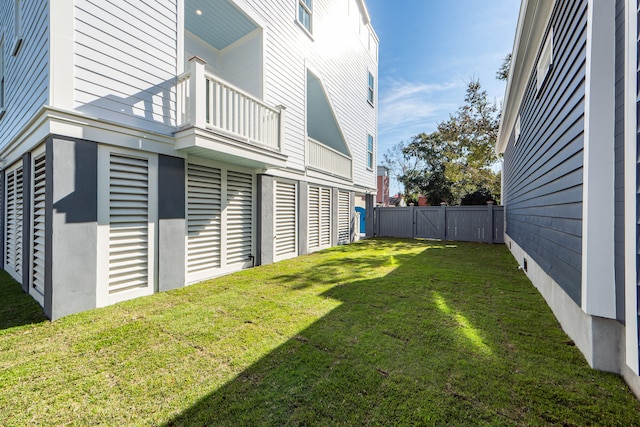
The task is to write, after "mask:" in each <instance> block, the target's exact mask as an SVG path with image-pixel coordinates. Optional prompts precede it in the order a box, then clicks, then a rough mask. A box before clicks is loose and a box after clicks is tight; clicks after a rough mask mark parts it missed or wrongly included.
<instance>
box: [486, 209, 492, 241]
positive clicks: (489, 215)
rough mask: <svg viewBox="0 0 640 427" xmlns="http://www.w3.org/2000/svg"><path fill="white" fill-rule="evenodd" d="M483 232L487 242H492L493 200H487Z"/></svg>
mask: <svg viewBox="0 0 640 427" xmlns="http://www.w3.org/2000/svg"><path fill="white" fill-rule="evenodd" d="M485 233H486V235H485V240H486V241H487V243H490V244H493V200H489V201H488V202H487V230H486V231H485Z"/></svg>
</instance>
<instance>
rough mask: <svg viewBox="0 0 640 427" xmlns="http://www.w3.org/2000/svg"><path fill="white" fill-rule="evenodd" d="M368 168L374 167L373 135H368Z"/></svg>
mask: <svg viewBox="0 0 640 427" xmlns="http://www.w3.org/2000/svg"><path fill="white" fill-rule="evenodd" d="M367 168H368V169H373V136H371V135H367Z"/></svg>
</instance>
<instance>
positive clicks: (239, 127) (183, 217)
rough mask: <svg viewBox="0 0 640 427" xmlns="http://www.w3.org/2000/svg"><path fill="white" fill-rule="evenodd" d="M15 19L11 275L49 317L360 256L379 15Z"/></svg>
mask: <svg viewBox="0 0 640 427" xmlns="http://www.w3.org/2000/svg"><path fill="white" fill-rule="evenodd" d="M0 7H1V9H0V160H1V163H0V166H1V167H2V173H1V175H0V177H1V180H2V182H1V187H0V204H1V210H2V228H1V230H0V244H1V245H2V247H3V250H4V256H3V257H2V267H3V268H4V269H5V270H6V271H7V272H8V273H9V274H10V275H11V276H13V277H14V278H15V279H16V280H18V281H19V282H21V283H22V286H23V288H24V290H25V291H26V292H28V293H29V294H31V295H32V296H33V297H34V298H35V299H36V300H37V301H38V302H39V303H40V304H41V305H42V306H43V307H44V310H45V313H46V314H47V315H48V316H49V317H50V318H52V319H55V318H59V317H61V316H64V315H67V314H70V313H74V312H78V311H82V310H86V309H90V308H93V307H100V306H104V305H108V304H112V303H116V302H118V301H122V300H126V299H130V298H135V297H137V296H142V295H149V294H152V293H154V292H158V291H162V290H168V289H173V288H177V287H181V286H185V285H188V284H190V283H195V282H197V281H201V280H205V279H208V278H211V277H214V276H217V275H220V274H225V273H229V272H232V271H237V270H239V269H242V268H248V267H252V266H255V265H260V264H266V263H271V262H276V261H279V260H282V259H286V258H291V257H295V256H298V255H301V254H305V253H308V252H311V251H314V250H318V249H321V248H325V247H329V246H333V245H337V244H343V243H348V242H349V241H350V239H351V236H352V235H353V230H352V228H353V227H354V225H353V224H352V222H353V217H354V198H355V195H356V194H358V195H366V196H367V200H369V203H370V206H372V204H373V194H374V193H375V187H376V176H375V171H374V170H373V167H372V166H373V164H375V152H376V150H375V144H376V142H377V138H376V136H377V80H378V79H377V70H378V65H377V63H378V58H377V54H378V40H377V37H376V35H375V33H374V31H373V29H372V27H371V23H370V19H369V15H368V12H367V9H366V6H365V4H364V1H363V0H312V1H309V0H307V1H302V0H254V1H247V0H149V1H145V2H138V1H131V0H33V1H31V0H30V1H24V0H7V1H4V2H2V6H0ZM372 139H373V145H374V146H373V158H372V155H371V151H372V150H371V140H372Z"/></svg>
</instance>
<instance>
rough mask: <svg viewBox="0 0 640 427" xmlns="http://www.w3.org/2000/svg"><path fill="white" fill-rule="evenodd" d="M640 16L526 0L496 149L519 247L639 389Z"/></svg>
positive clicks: (548, 292)
mask: <svg viewBox="0 0 640 427" xmlns="http://www.w3.org/2000/svg"><path fill="white" fill-rule="evenodd" d="M639 16H640V15H639V9H638V3H637V2H636V1H629V0H523V1H522V4H521V8H520V16H519V20H518V27H517V33H516V38H515V43H514V47H513V53H512V63H511V70H510V75H509V80H508V83H507V90H506V95H505V101H504V112H503V116H502V118H501V124H500V132H499V136H498V142H497V147H496V149H497V151H498V153H500V154H502V155H503V161H504V167H503V203H504V206H505V222H506V224H505V227H506V228H505V242H506V244H507V246H508V247H509V249H510V250H511V252H512V253H513V256H514V257H515V258H516V260H518V262H519V263H520V265H521V268H522V269H523V270H524V271H525V272H526V274H527V275H528V276H529V278H530V279H531V281H532V282H533V284H534V285H535V286H536V287H537V288H538V289H539V290H540V292H541V294H542V295H543V296H544V298H545V299H546V301H547V303H548V304H549V306H550V307H551V309H552V310H553V312H554V314H555V315H556V317H557V318H558V320H559V321H560V324H561V325H562V327H563V328H564V330H565V331H566V332H567V333H568V335H569V336H570V337H571V338H572V339H573V341H574V342H575V343H576V345H577V346H578V348H580V350H581V351H582V352H583V354H584V356H585V358H586V359H587V361H588V362H589V364H590V365H591V366H593V367H594V368H596V369H601V370H606V371H610V372H615V373H619V374H620V375H622V376H623V377H624V378H625V379H626V381H627V382H628V383H629V385H630V386H631V388H632V389H633V390H634V392H635V393H636V395H638V396H640V378H639V376H638V374H639V373H640V362H639V352H638V345H639V341H638V333H639V330H638V313H639V307H638V301H640V298H639V295H638V261H639V258H638V253H639V252H638V251H639V249H640V247H639V241H638V236H639V232H638V231H639V230H638V220H637V218H638V213H639V212H638V200H639V199H638V188H639V187H638V171H640V168H638V154H639V153H638V141H639V139H638V117H639V115H638V114H639V113H640V110H639V109H638V99H639V98H638V93H639V92H638V81H639V80H638V79H639V72H638V65H637V64H638V49H639V48H640V45H639V44H638V43H639V42H638V37H637V34H638V17H639Z"/></svg>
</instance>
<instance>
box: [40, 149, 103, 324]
mask: <svg viewBox="0 0 640 427" xmlns="http://www.w3.org/2000/svg"><path fill="white" fill-rule="evenodd" d="M46 144H47V145H46V154H45V155H46V162H47V163H46V174H47V184H46V190H45V191H46V195H45V198H46V202H45V203H46V213H45V228H46V240H45V245H46V249H45V306H44V309H45V313H46V314H47V316H49V318H51V320H55V319H58V318H60V317H63V316H66V315H68V314H72V313H77V312H80V311H84V310H89V309H91V308H94V307H95V306H96V276H97V258H96V251H97V224H98V222H97V221H98V202H97V192H96V188H97V185H98V184H97V183H98V172H97V163H98V145H97V144H96V143H94V142H90V141H83V140H74V139H66V138H57V137H52V138H50V139H49V140H48V141H47V142H46Z"/></svg>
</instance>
